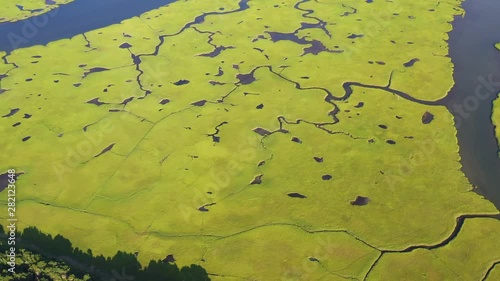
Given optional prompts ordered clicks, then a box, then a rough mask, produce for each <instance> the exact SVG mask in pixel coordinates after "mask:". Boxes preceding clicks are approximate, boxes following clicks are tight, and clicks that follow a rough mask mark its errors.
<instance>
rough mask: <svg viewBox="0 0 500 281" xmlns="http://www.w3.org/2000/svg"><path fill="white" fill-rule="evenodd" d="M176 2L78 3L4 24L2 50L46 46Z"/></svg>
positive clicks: (98, 0) (122, 0)
mask: <svg viewBox="0 0 500 281" xmlns="http://www.w3.org/2000/svg"><path fill="white" fill-rule="evenodd" d="M174 1H175V0H75V1H73V2H71V3H69V4H66V5H61V6H60V7H59V8H57V9H55V10H53V11H50V12H48V13H46V14H43V15H39V16H36V17H32V18H29V19H25V20H22V21H18V22H13V23H10V22H8V23H1V24H0V51H7V52H10V51H12V50H15V49H18V48H25V47H30V46H34V45H45V44H47V43H49V42H52V41H56V40H59V39H64V38H71V37H73V36H76V35H78V34H81V33H85V32H88V31H90V30H94V29H98V28H101V27H105V26H108V25H112V24H116V23H120V22H121V21H122V20H125V19H128V18H132V17H134V16H138V15H140V14H142V13H145V12H147V11H150V10H153V9H157V8H159V7H161V6H164V5H167V4H169V3H172V2H174Z"/></svg>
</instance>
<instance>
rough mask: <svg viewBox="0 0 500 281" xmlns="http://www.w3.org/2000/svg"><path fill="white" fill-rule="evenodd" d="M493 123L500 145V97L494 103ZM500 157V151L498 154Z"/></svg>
mask: <svg viewBox="0 0 500 281" xmlns="http://www.w3.org/2000/svg"><path fill="white" fill-rule="evenodd" d="M492 122H493V125H494V126H495V132H496V137H497V141H498V144H499V145H500V97H498V98H497V99H496V100H495V101H493V116H492ZM498 153H499V155H500V151H499V152H498Z"/></svg>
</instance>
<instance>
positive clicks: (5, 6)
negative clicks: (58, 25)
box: [0, 0, 73, 23]
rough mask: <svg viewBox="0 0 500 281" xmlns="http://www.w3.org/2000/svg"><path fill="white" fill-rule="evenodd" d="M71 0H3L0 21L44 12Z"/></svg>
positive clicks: (8, 20) (9, 20)
mask: <svg viewBox="0 0 500 281" xmlns="http://www.w3.org/2000/svg"><path fill="white" fill-rule="evenodd" d="M71 1H73V0H48V1H45V0H3V1H2V6H0V23H2V22H14V21H18V20H23V19H26V18H30V17H33V16H38V15H41V14H43V13H46V12H48V11H50V10H52V9H55V8H57V7H58V6H59V5H63V4H67V3H69V2H71Z"/></svg>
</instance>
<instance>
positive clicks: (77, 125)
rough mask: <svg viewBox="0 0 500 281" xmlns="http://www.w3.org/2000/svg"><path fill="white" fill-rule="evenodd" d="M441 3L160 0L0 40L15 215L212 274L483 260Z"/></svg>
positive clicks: (496, 232)
mask: <svg viewBox="0 0 500 281" xmlns="http://www.w3.org/2000/svg"><path fill="white" fill-rule="evenodd" d="M461 3H462V2H461V1H459V0H450V1H447V2H440V1H437V0H426V1H413V0H400V1H393V2H387V1H376V0H375V1H366V2H365V1H356V2H353V1H338V0H321V1H308V0H301V1H297V0H294V1H291V0H282V1H275V0H267V1H263V0H252V1H248V0H241V1H240V2H238V1H233V0H221V1H202V0H187V1H176V2H173V3H171V4H169V5H167V6H163V7H160V8H158V9H155V10H152V11H149V12H146V13H143V14H141V15H138V16H136V17H133V18H130V19H127V20H124V21H122V22H120V23H116V24H113V25H110V26H107V27H104V28H100V29H96V30H90V31H88V32H85V33H83V34H80V35H77V36H74V37H72V38H64V39H61V40H56V41H53V42H50V43H48V44H47V45H36V46H32V47H28V48H19V49H15V50H13V51H11V52H0V57H2V61H1V63H0V116H2V117H1V118H0V135H1V136H2V138H1V139H0V145H1V147H2V148H3V151H4V152H3V153H2V154H1V155H0V171H7V170H8V169H13V168H14V169H16V171H18V172H22V174H21V175H19V177H18V183H17V185H18V193H17V209H18V210H17V213H18V216H19V217H20V218H22V220H21V219H20V220H19V222H18V224H19V227H20V230H22V229H26V228H28V227H37V228H38V229H40V230H41V231H43V232H44V233H48V234H51V235H53V236H55V235H62V236H64V237H66V238H67V239H69V240H71V241H72V243H73V245H74V246H75V247H78V248H80V249H92V252H93V253H95V254H99V255H103V256H106V257H111V256H113V255H115V254H116V252H117V251H125V252H128V253H138V255H137V259H138V260H139V262H140V263H141V264H142V265H146V264H147V263H148V262H149V261H151V260H157V259H163V258H165V257H168V256H169V255H171V257H175V262H176V263H177V264H178V265H179V266H189V265H191V264H196V265H200V266H202V267H203V268H204V269H205V270H206V271H207V272H208V275H209V276H210V279H211V280H221V281H222V280H231V281H232V280H241V279H244V280H320V279H321V280H344V279H354V280H457V278H462V279H463V280H481V279H483V280H486V279H485V278H488V276H493V274H497V275H498V267H495V266H496V265H497V264H498V262H499V261H500V244H499V243H498V239H499V238H500V221H499V211H498V209H497V207H496V206H495V205H494V204H493V203H492V202H491V201H489V200H487V198H485V197H484V196H482V195H480V194H478V193H477V192H475V191H476V188H475V187H474V186H473V185H472V184H471V183H470V181H469V179H468V178H467V177H466V175H465V174H464V172H463V171H462V164H461V156H460V154H459V150H460V147H459V144H458V141H457V129H456V127H455V120H454V116H453V115H452V113H450V111H449V110H448V109H447V107H446V106H445V104H443V103H442V102H441V101H442V100H443V99H445V98H446V97H447V95H448V93H449V91H450V89H452V87H453V85H454V84H455V82H454V79H453V70H454V65H453V63H452V59H451V58H450V56H449V46H448V44H447V40H448V39H449V35H448V32H450V31H451V30H452V22H453V20H454V18H455V16H461V15H463V14H464V10H463V8H462V7H461ZM16 13H17V11H16ZM16 13H15V12H14V11H12V8H11V9H9V12H8V13H7V12H5V13H4V12H3V11H2V10H0V18H2V17H4V18H7V17H10V18H11V19H15V18H18V19H20V18H21V17H23V16H21V15H19V14H16ZM4 14H5V15H7V16H4ZM283 19H287V20H283ZM490 47H491V45H490ZM495 106H496V107H497V108H498V107H499V106H500V105H499V102H497V103H496V105H495ZM498 112H499V110H496V111H495V113H494V114H495V115H493V116H494V117H493V119H494V120H500V118H499V116H498ZM494 122H500V121H494ZM497 124H498V123H497ZM497 136H498V131H497ZM2 173H3V172H2ZM0 200H1V202H2V203H5V204H6V202H7V193H6V192H1V193H0ZM0 218H1V219H3V220H6V219H7V213H6V212H0ZM426 278H427V279H426ZM487 280H494V279H487Z"/></svg>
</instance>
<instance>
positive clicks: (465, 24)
mask: <svg viewBox="0 0 500 281" xmlns="http://www.w3.org/2000/svg"><path fill="white" fill-rule="evenodd" d="M174 1H175V0H147V1H143V0H85V1H83V0H76V1H74V2H71V3H70V4H66V5H62V6H61V7H59V8H57V9H55V10H53V11H51V12H48V13H46V14H43V15H39V16H36V17H33V18H29V19H25V20H22V21H18V22H14V23H3V24H0V51H7V52H11V51H12V50H15V49H18V48H25V47H30V46H34V45H40V44H47V43H49V42H51V41H55V40H59V39H63V38H71V37H73V36H76V35H78V34H82V33H85V32H88V31H90V30H94V29H97V28H101V27H105V26H108V25H111V24H116V23H119V22H120V21H122V20H125V19H127V18H131V17H134V16H138V15H140V14H142V13H144V12H147V11H149V10H153V9H156V8H159V7H161V6H164V5H167V4H169V3H172V2H174ZM247 1H248V0H242V1H241V2H240V9H246V8H248V6H247V5H246V2H247ZM299 3H300V2H299ZM463 7H464V9H465V10H466V15H465V17H461V16H457V17H456V18H455V20H454V22H453V30H452V31H451V32H450V33H449V37H450V38H449V40H448V43H449V46H450V54H449V55H450V57H451V59H452V62H453V64H454V66H455V68H454V74H453V77H454V80H455V85H454V87H453V88H452V89H451V91H450V92H449V94H448V96H447V97H446V98H444V99H442V100H440V101H438V102H429V104H442V105H445V106H446V107H447V108H448V110H449V111H450V112H451V113H452V114H453V115H454V117H455V121H456V128H457V131H458V133H457V137H458V143H459V146H460V155H461V158H462V161H461V162H462V166H463V172H464V173H465V175H466V176H467V177H468V178H469V181H470V182H471V183H472V184H473V185H475V186H478V192H479V193H481V194H482V195H484V196H485V197H486V198H488V199H489V200H491V201H492V202H493V203H495V205H496V206H497V207H498V208H499V209H500V158H499V157H498V154H497V151H498V149H499V148H498V143H497V140H496V138H495V135H494V127H493V124H492V122H491V113H492V101H493V100H494V99H495V98H496V96H497V94H498V92H500V52H498V50H497V49H495V47H494V44H495V43H498V42H500V30H499V29H498V27H499V26H500V1H498V0H467V1H465V2H464V3H463ZM306 12H309V11H306ZM223 13H224V12H223ZM206 15H207V14H204V15H201V16H200V17H198V18H196V19H195V20H194V21H193V22H192V23H190V24H195V23H198V22H200V21H203V18H204V16H206ZM160 39H161V40H162V39H163V38H160ZM160 45H161V44H160ZM157 51H158V50H155V53H156V52H157ZM152 55H154V54H152ZM353 85H354V86H356V84H355V83H354V82H353ZM344 86H345V85H344ZM358 86H360V85H358ZM361 86H362V85H361ZM409 98H411V97H409ZM420 102H422V101H420ZM422 103H423V102H422Z"/></svg>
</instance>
